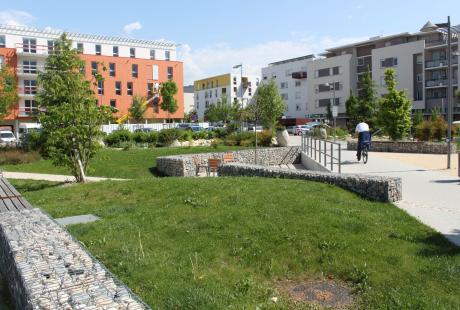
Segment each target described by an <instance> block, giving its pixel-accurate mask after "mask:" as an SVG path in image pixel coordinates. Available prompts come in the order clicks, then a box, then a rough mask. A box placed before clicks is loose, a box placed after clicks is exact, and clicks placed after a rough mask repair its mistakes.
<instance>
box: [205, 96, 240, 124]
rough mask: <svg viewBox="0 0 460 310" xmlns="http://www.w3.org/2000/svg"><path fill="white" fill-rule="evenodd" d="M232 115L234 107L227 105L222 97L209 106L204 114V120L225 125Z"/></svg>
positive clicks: (225, 98) (225, 99)
mask: <svg viewBox="0 0 460 310" xmlns="http://www.w3.org/2000/svg"><path fill="white" fill-rule="evenodd" d="M233 113H234V106H232V105H230V104H228V102H227V97H222V98H221V99H219V100H218V101H217V103H216V104H211V105H210V106H209V107H208V108H207V109H206V111H205V112H204V116H205V118H206V119H207V120H208V121H210V122H223V123H224V124H227V123H228V122H229V121H230V120H231V119H232V118H233Z"/></svg>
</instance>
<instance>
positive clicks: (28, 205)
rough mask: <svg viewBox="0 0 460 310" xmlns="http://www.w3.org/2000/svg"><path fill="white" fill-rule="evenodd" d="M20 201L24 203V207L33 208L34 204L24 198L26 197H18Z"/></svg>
mask: <svg viewBox="0 0 460 310" xmlns="http://www.w3.org/2000/svg"><path fill="white" fill-rule="evenodd" d="M18 199H19V201H20V202H21V203H22V205H23V206H24V209H33V208H34V207H32V205H31V204H30V203H29V202H28V201H27V200H26V199H25V198H24V197H18Z"/></svg>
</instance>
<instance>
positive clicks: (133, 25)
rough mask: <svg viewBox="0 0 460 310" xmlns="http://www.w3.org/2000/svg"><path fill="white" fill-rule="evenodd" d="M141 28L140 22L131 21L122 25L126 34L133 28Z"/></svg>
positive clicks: (131, 31)
mask: <svg viewBox="0 0 460 310" xmlns="http://www.w3.org/2000/svg"><path fill="white" fill-rule="evenodd" d="M141 29H142V24H141V23H140V22H133V23H130V24H127V25H125V26H124V27H123V30H124V31H125V33H126V34H131V33H133V31H134V30H141Z"/></svg>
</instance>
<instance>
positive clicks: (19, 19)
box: [0, 10, 36, 26]
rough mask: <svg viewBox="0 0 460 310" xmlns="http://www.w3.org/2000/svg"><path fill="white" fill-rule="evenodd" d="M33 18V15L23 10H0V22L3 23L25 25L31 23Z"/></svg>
mask: <svg viewBox="0 0 460 310" xmlns="http://www.w3.org/2000/svg"><path fill="white" fill-rule="evenodd" d="M35 19H36V18H35V16H33V15H32V14H30V13H27V12H25V11H18V10H4V11H0V24H3V25H13V26H26V25H29V24H30V23H32V22H33V21H34V20H35Z"/></svg>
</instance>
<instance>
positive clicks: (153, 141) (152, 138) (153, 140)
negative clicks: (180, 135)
mask: <svg viewBox="0 0 460 310" xmlns="http://www.w3.org/2000/svg"><path fill="white" fill-rule="evenodd" d="M158 136H159V133H158V132H156V131H151V132H149V133H148V134H147V140H146V142H147V143H148V144H149V145H151V146H155V145H157V143H158Z"/></svg>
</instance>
